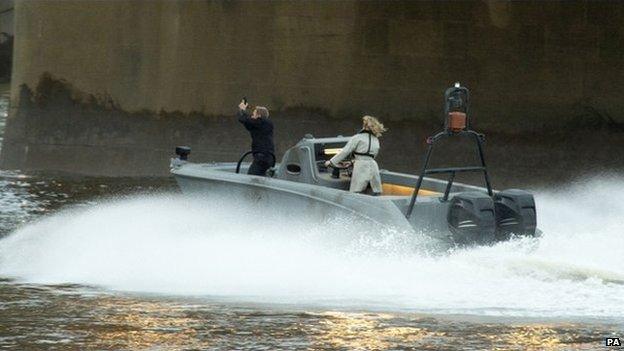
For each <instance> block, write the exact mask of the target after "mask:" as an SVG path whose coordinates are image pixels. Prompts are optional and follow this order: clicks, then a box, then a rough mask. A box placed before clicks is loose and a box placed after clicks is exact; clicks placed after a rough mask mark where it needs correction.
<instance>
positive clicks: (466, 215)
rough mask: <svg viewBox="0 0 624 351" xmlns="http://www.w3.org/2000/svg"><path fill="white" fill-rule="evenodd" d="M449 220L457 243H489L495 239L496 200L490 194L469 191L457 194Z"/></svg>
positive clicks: (449, 212) (451, 206)
mask: <svg viewBox="0 0 624 351" xmlns="http://www.w3.org/2000/svg"><path fill="white" fill-rule="evenodd" d="M447 221H448V226H449V229H450V231H451V235H452V237H453V241H454V242H455V243H457V244H473V243H474V244H488V243H491V242H493V241H494V240H495V237H496V220H495V215H494V201H492V198H491V197H489V196H488V194H485V193H481V192H467V193H460V194H457V195H455V196H454V197H453V199H452V200H451V203H450V206H449V210H448V217H447Z"/></svg>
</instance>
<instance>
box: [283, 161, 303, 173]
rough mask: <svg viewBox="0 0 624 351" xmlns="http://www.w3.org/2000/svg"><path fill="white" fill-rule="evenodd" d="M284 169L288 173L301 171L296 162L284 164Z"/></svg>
mask: <svg viewBox="0 0 624 351" xmlns="http://www.w3.org/2000/svg"><path fill="white" fill-rule="evenodd" d="M286 171H288V173H290V174H299V173H301V166H299V165H298V164H296V163H289V164H287V165H286Z"/></svg>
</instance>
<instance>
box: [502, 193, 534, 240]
mask: <svg viewBox="0 0 624 351" xmlns="http://www.w3.org/2000/svg"><path fill="white" fill-rule="evenodd" d="M494 208H495V209H496V229H497V230H496V239H498V240H505V239H508V238H509V236H510V235H511V234H516V235H529V236H534V235H535V227H536V225H537V218H536V217H537V212H536V210H535V199H534V198H533V195H532V194H531V193H529V192H526V191H524V190H518V189H508V190H503V191H500V192H498V193H497V194H496V195H494Z"/></svg>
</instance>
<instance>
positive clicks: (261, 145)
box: [237, 110, 275, 156]
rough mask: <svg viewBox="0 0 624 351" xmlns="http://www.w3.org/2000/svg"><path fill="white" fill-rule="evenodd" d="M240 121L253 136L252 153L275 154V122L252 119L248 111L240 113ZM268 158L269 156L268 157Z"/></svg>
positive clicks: (238, 114)
mask: <svg viewBox="0 0 624 351" xmlns="http://www.w3.org/2000/svg"><path fill="white" fill-rule="evenodd" d="M237 116H238V121H239V122H241V123H242V124H243V125H244V126H245V128H246V129H247V130H248V131H249V134H251V151H253V152H254V153H265V154H266V153H271V154H275V146H274V145H273V122H271V120H269V119H268V118H264V117H260V118H256V119H252V118H251V116H250V115H249V113H248V112H247V111H240V110H239V111H238V113H237ZM267 156H268V155H267Z"/></svg>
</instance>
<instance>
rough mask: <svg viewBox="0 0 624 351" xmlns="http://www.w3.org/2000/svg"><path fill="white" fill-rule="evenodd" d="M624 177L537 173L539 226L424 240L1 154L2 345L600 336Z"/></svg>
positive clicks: (617, 255)
mask: <svg viewBox="0 0 624 351" xmlns="http://www.w3.org/2000/svg"><path fill="white" fill-rule="evenodd" d="M7 102H8V100H7V96H6V94H5V95H3V97H2V99H0V114H1V115H0V119H2V122H0V124H1V125H4V118H6V108H7ZM623 185H624V179H623V178H620V177H618V176H611V177H595V178H593V179H591V180H590V181H589V182H588V183H584V184H566V185H562V186H561V188H559V189H552V188H550V189H537V190H536V192H537V201H538V205H539V209H538V214H539V227H540V228H541V229H542V230H543V231H544V235H543V236H542V237H541V238H537V239H526V238H525V239H516V240H512V241H510V242H506V243H501V244H498V245H495V246H492V247H480V248H468V249H456V250H452V251H433V252H432V251H430V250H423V249H422V247H428V245H427V242H426V240H427V239H425V238H420V237H408V236H405V235H403V234H401V233H395V232H384V231H378V230H375V229H369V230H366V229H362V228H361V227H358V226H356V225H353V224H352V223H349V222H348V221H346V220H340V219H332V220H329V221H326V222H324V223H312V222H308V221H307V220H306V219H302V218H299V216H297V214H296V213H295V212H292V211H293V210H292V209H280V208H278V207H279V206H276V208H273V209H269V210H268V212H267V211H258V209H257V208H254V207H252V206H250V205H249V204H248V203H245V202H243V201H238V200H237V199H229V198H227V197H225V198H223V199H221V200H219V201H215V200H212V201H210V200H206V199H193V198H188V197H184V196H182V195H181V194H179V192H178V190H177V188H176V186H175V184H174V182H173V181H172V180H171V179H157V178H156V179H150V178H147V179H136V178H128V179H126V178H121V179H120V178H115V179H111V178H93V177H89V178H84V177H69V176H62V175H55V174H40V173H39V174H25V173H22V172H19V171H2V172H1V173H0V209H1V212H0V237H1V238H0V349H3V350H4V349H11V350H103V349H104V350H489V349H496V350H570V349H579V350H604V349H605V338H606V337H613V336H619V337H624V255H622V248H623V247H624V236H622V228H623V227H624V218H623V216H622V214H623V213H624V202H622V201H621V200H619V199H620V198H619V195H620V194H622V195H624V190H623V189H624V187H623ZM267 213H268V214H267ZM622 340H623V341H624V339H622Z"/></svg>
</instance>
